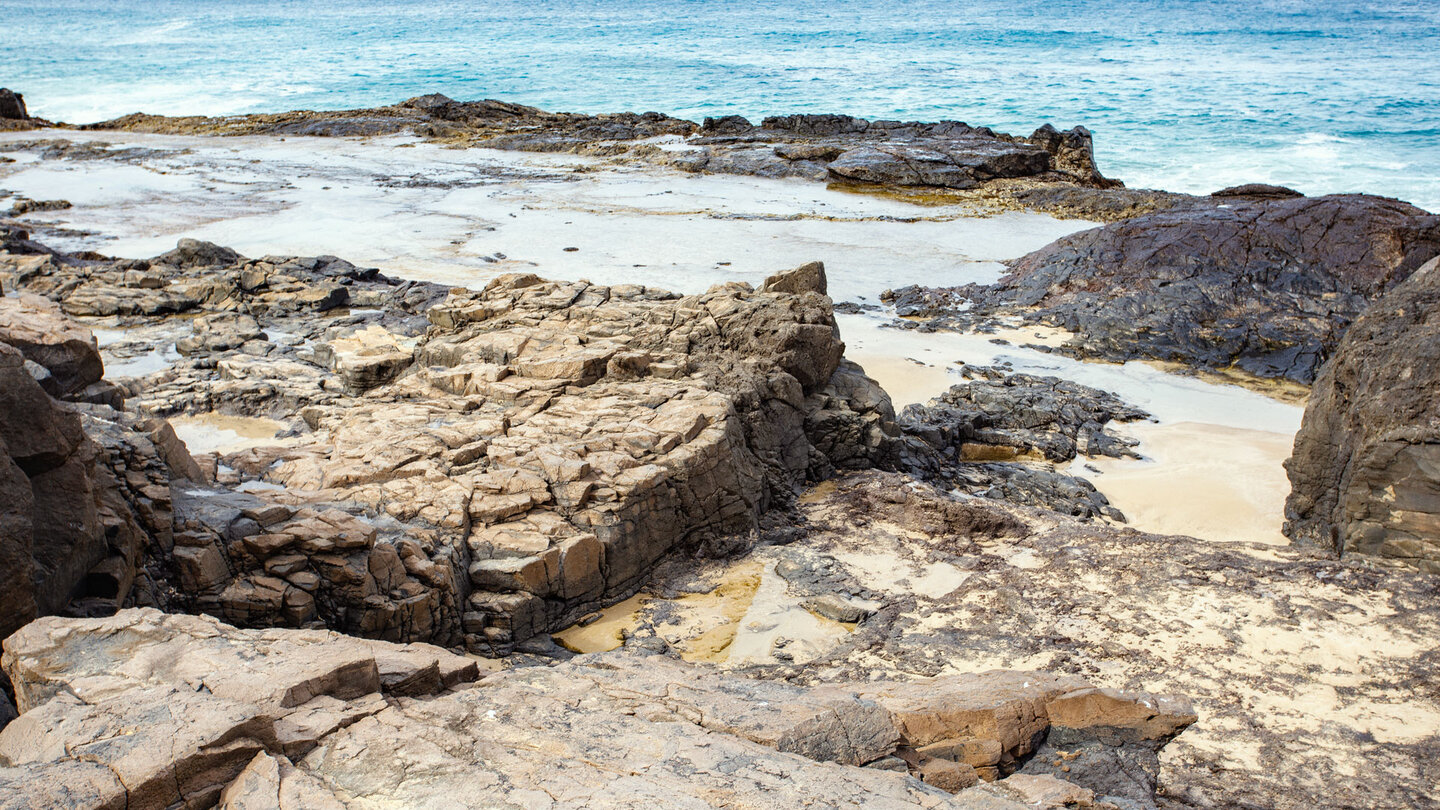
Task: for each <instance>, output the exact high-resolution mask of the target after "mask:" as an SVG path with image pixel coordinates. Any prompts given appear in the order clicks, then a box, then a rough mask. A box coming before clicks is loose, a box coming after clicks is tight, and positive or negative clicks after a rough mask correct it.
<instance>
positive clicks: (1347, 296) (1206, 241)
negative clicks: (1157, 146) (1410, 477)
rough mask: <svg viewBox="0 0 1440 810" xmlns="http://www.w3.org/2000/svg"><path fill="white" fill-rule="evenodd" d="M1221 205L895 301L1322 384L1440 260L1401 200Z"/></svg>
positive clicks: (901, 293)
mask: <svg viewBox="0 0 1440 810" xmlns="http://www.w3.org/2000/svg"><path fill="white" fill-rule="evenodd" d="M1211 199H1212V202H1210V203H1209V204H1207V205H1193V206H1187V207H1182V208H1178V209H1175V210H1171V211H1165V212H1161V213H1156V214H1150V215H1146V216H1140V217H1135V218H1133V219H1128V220H1124V221H1121V222H1118V223H1114V224H1111V225H1107V226H1105V227H1103V228H1098V229H1095V230H1090V231H1084V232H1081V233H1078V234H1074V235H1071V236H1067V237H1065V238H1063V239H1060V240H1057V241H1056V242H1054V243H1052V244H1050V245H1048V246H1046V247H1044V248H1041V249H1040V250H1038V251H1035V252H1034V253H1031V254H1029V255H1027V256H1024V257H1022V258H1020V259H1018V260H1016V261H1015V262H1013V263H1012V264H1011V266H1010V272H1009V274H1008V275H1006V276H1005V277H1004V278H1002V279H1001V280H1000V281H999V282H997V283H996V284H994V285H967V286H964V287H955V288H948V289H924V288H918V287H909V288H905V289H902V290H896V291H892V292H889V293H887V294H886V298H887V299H888V300H890V301H892V302H894V303H895V305H896V310H897V312H898V313H899V314H901V315H914V316H919V317H922V318H926V319H929V323H928V326H927V328H969V327H973V326H976V325H978V324H983V323H985V322H987V321H988V320H993V319H994V318H996V317H1009V316H1021V317H1024V318H1025V319H1027V320H1031V321H1040V322H1044V323H1047V324H1051V325H1054V326H1059V327H1063V328H1065V329H1068V330H1070V331H1071V332H1074V333H1076V336H1075V338H1074V339H1073V340H1072V341H1071V342H1070V343H1069V344H1067V345H1066V346H1065V347H1064V348H1063V349H1062V351H1066V352H1068V353H1071V354H1075V355H1078V356H1081V357H1101V358H1106V359H1110V360H1129V359H1135V358H1150V359H1157V360H1167V361H1176V362H1181V363H1185V364H1188V365H1192V366H1196V367H1199V368H1206V369H1226V368H1230V367H1231V366H1234V367H1237V368H1238V369H1240V370H1241V371H1244V372H1246V373H1248V374H1251V375H1254V376H1257V377H1279V378H1285V379H1290V380H1294V381H1297V382H1300V383H1306V384H1308V383H1310V382H1312V381H1313V380H1314V378H1315V374H1316V373H1317V371H1318V369H1319V367H1320V364H1321V363H1322V362H1323V361H1324V360H1325V358H1326V357H1328V356H1329V354H1330V352H1331V351H1333V349H1334V348H1335V345H1336V343H1337V342H1338V341H1339V339H1340V336H1341V335H1342V334H1343V333H1344V331H1345V329H1346V328H1347V327H1348V326H1349V325H1350V323H1351V322H1352V321H1353V320H1354V319H1355V318H1356V317H1357V316H1358V315H1359V314H1360V312H1361V311H1362V310H1363V309H1364V308H1365V306H1366V305H1367V304H1368V303H1369V302H1370V301H1373V300H1374V299H1376V298H1377V297H1379V296H1380V295H1381V294H1382V293H1384V292H1385V291H1386V290H1388V289H1389V288H1390V287H1392V286H1394V285H1395V284H1397V283H1399V282H1400V281H1402V280H1404V279H1405V278H1406V277H1407V276H1409V275H1410V273H1412V272H1414V270H1415V269H1416V268H1418V267H1419V266H1420V265H1421V264H1423V263H1424V262H1425V261H1426V260H1428V259H1430V258H1431V257H1433V256H1435V255H1437V254H1440V218H1437V217H1436V216H1434V215H1431V214H1427V213H1426V212H1425V211H1422V210H1420V209H1419V208H1416V207H1414V206H1412V205H1408V204H1406V203H1402V202H1399V201H1397V200H1390V199H1385V198H1381V197H1368V196H1364V195H1334V196H1328V197H1314V198H1288V199H1287V198H1276V197H1274V196H1253V197H1245V198H1241V197H1224V198H1211ZM1222 202H1223V204H1222ZM967 302H968V304H969V306H968V307H965V306H964V305H966V304H967Z"/></svg>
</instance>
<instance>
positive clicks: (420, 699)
mask: <svg viewBox="0 0 1440 810" xmlns="http://www.w3.org/2000/svg"><path fill="white" fill-rule="evenodd" d="M3 663H4V668H5V671H6V672H7V673H8V675H9V676H10V678H11V679H12V681H13V682H14V685H15V693H16V696H17V698H18V703H19V707H20V709H21V710H22V714H21V715H20V717H19V719H17V720H15V721H13V722H12V723H10V724H9V725H8V726H7V727H5V728H4V730H3V732H0V785H3V786H4V790H0V807H6V808H9V807H16V808H20V807H38V806H59V805H63V806H65V807H70V808H77V809H80V808H110V807H125V808H128V810H145V808H164V807H177V806H181V807H197V808H199V807H211V806H215V805H216V804H217V803H218V804H219V806H221V807H226V808H237V809H238V808H249V807H276V806H279V807H296V808H298V807H306V808H314V807H335V808H340V807H378V806H397V805H399V806H406V807H442V806H491V805H495V806H524V805H531V806H533V805H536V804H537V803H539V804H540V806H546V807H639V806H652V805H654V804H655V803H660V804H663V805H666V806H680V805H683V806H696V807H708V806H724V807H747V808H762V807H777V808H778V807H793V806H795V805H796V804H797V803H803V802H816V801H819V802H823V803H825V804H826V805H827V806H837V807H875V806H886V807H897V808H899V807H917V808H919V807H924V808H943V807H953V808H993V809H994V810H1001V808H1006V809H1008V808H1016V809H1017V810H1018V808H1021V807H1032V808H1033V807H1057V808H1058V807H1069V806H1082V807H1114V806H1115V805H1114V804H1111V803H1109V802H1108V801H1106V799H1105V798H1104V797H1105V795H1106V794H1105V793H1103V792H1101V793H1100V794H1099V797H1097V791H1096V788H1092V787H1089V786H1087V785H1086V781H1087V777H1088V775H1089V773H1090V768H1088V767H1087V766H1088V765H1089V761H1088V759H1087V756H1076V757H1073V758H1072V759H1071V761H1072V762H1074V763H1075V764H1074V766H1073V767H1071V768H1070V769H1069V770H1068V771H1067V772H1065V773H1064V774H1063V775H1064V776H1066V777H1068V778H1069V780H1073V781H1064V780H1062V779H1059V778H1055V776H1053V775H1050V776H1039V775H1030V774H1021V775H1020V776H1019V777H1018V778H1017V777H1011V778H1010V779H1001V780H1000V781H998V782H994V784H986V785H984V786H979V787H976V785H977V783H978V781H979V776H982V775H983V776H986V777H988V778H989V779H990V780H991V781H993V780H996V779H1000V777H1002V776H1005V775H1008V774H1010V773H1013V772H1014V771H1015V770H1016V769H1017V768H1018V767H1019V764H1020V758H1023V757H1025V756H1027V755H1028V754H1029V753H1030V752H1032V751H1034V750H1035V748H1036V747H1037V746H1039V747H1044V746H1046V745H1048V743H1047V741H1048V740H1050V739H1051V738H1052V737H1053V738H1056V739H1057V740H1058V739H1062V738H1063V739H1064V740H1065V741H1067V742H1066V743H1065V744H1067V745H1071V744H1073V745H1075V746H1076V748H1077V750H1085V751H1087V755H1093V754H1100V753H1101V752H1110V755H1111V756H1119V757H1125V756H1129V755H1131V754H1130V753H1128V752H1133V751H1148V752H1150V754H1151V756H1153V751H1154V750H1158V748H1159V747H1160V746H1163V745H1164V744H1165V743H1166V742H1167V741H1168V740H1170V739H1171V738H1172V737H1174V735H1176V734H1177V733H1179V732H1180V731H1181V730H1182V729H1184V728H1185V727H1186V726H1187V725H1189V724H1190V723H1192V722H1194V720H1195V716H1194V714H1193V713H1192V712H1191V710H1190V707H1189V705H1188V703H1186V702H1185V701H1184V700H1180V699H1175V698H1165V697H1156V696H1153V695H1148V694H1122V693H1118V692H1114V691H1110V690H1099V689H1095V688H1094V687H1091V686H1089V685H1088V684H1086V683H1085V682H1083V681H1081V680H1079V679H1077V678H1056V677H1053V676H1048V675H1044V674H1042V673H1023V672H993V673H987V674H985V675H971V676H951V677H947V678H939V679H928V680H911V681H899V682H885V681H880V682H869V683H865V684H863V685H832V686H827V687H820V688H813V689H805V688H801V687H796V686H792V685H789V684H784V683H769V682H764V681H754V680H748V679H745V678H739V677H735V676H726V675H721V674H718V673H716V672H715V671H714V670H710V669H707V668H704V667H697V666H694V665H688V664H683V663H681V662H679V661H676V660H674V659H670V658H667V657H665V656H663V655H649V656H645V655H637V654H632V653H617V654H612V655H608V656H599V657H589V658H585V659H577V660H576V661H574V662H572V663H570V664H565V665H561V666H557V667H549V668H544V667H541V668H525V669H518V670H512V671H509V672H505V673H501V674H497V675H492V676H490V677H487V678H486V679H485V680H483V681H479V682H478V683H476V680H477V677H478V674H479V673H478V671H477V668H476V666H475V663H474V662H473V661H468V660H466V659H464V658H461V657H459V656H455V655H452V654H450V653H447V652H445V651H444V650H441V649H438V648H435V647H429V646H426V645H403V646H402V645H394V644H388V643H385V642H371V641H364V640H361V639H354V638H348V637H344V636H338V635H335V634H333V633H325V632H314V631H295V630H267V631H243V630H236V629H234V628H230V627H227V626H225V625H222V624H220V623H218V622H216V621H215V620H213V619H209V618H200V617H188V616H165V615H162V614H160V613H158V612H155V611H143V610H142V611H125V612H122V613H120V614H118V615H116V616H115V617H112V618H109V619H103V620H59V619H44V620H41V621H38V622H36V623H34V624H32V625H30V626H28V627H27V628H25V629H24V630H22V631H21V632H20V633H17V634H16V635H14V636H12V637H11V638H10V639H8V640H7V641H6V643H5V655H4V661H3ZM117 729H125V730H126V732H125V733H123V734H119V735H117V734H115V731H116V730H117ZM1087 746H1088V747H1087ZM1102 761H1103V760H1102ZM970 762H975V763H998V764H981V765H980V767H979V768H978V769H977V768H976V767H974V766H972V765H970V764H969V763H970ZM977 770H978V771H979V774H978V775H977ZM1096 776H1097V778H1100V779H1101V781H1102V782H1103V769H1096ZM1098 787H1099V788H1100V791H1104V790H1106V789H1108V788H1109V787H1110V785H1109V784H1108V783H1104V784H1102V785H1098ZM952 794H953V795H952ZM1115 798H1116V799H1117V800H1119V801H1122V802H1126V803H1127V806H1133V805H1132V804H1131V803H1133V802H1136V801H1140V802H1144V803H1148V802H1149V801H1150V800H1151V796H1150V795H1148V794H1146V795H1139V796H1136V797H1130V796H1127V795H1125V794H1123V793H1122V795H1120V796H1117V797H1115ZM1067 800H1068V801H1067Z"/></svg>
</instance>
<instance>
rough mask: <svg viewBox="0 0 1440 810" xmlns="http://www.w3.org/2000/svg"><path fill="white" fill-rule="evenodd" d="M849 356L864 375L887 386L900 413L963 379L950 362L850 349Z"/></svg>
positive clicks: (847, 356) (891, 400) (927, 400)
mask: <svg viewBox="0 0 1440 810" xmlns="http://www.w3.org/2000/svg"><path fill="white" fill-rule="evenodd" d="M845 357H846V358H847V359H850V360H853V361H855V362H856V363H859V364H860V367H861V368H863V369H865V374H866V375H867V376H869V377H870V379H872V380H874V381H875V382H877V383H880V387H881V388H884V389H885V393H887V394H889V395H890V402H891V403H892V404H894V406H895V411H896V412H897V413H898V412H899V411H900V410H901V409H903V408H904V407H905V406H906V405H915V404H924V403H926V402H929V401H930V400H932V399H934V398H935V397H937V396H939V395H940V394H942V393H944V392H945V391H948V390H950V386H952V385H955V384H956V383H961V382H964V380H963V379H961V378H960V374H959V368H958V367H957V366H955V365H953V364H951V363H928V362H923V361H920V360H919V359H918V358H910V357H900V356H896V355H886V354H871V353H869V352H866V351H864V350H847V351H846V353H845Z"/></svg>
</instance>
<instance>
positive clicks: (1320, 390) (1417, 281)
mask: <svg viewBox="0 0 1440 810" xmlns="http://www.w3.org/2000/svg"><path fill="white" fill-rule="evenodd" d="M1437 391H1440V259H1437V260H1431V261H1430V262H1429V263H1427V264H1426V265H1425V266H1424V267H1422V268H1421V269H1420V270H1419V271H1417V272H1416V273H1415V274H1414V275H1412V276H1411V277H1410V278H1409V279H1408V280H1407V281H1405V282H1404V283H1402V284H1400V285H1399V286H1397V287H1396V288H1395V289H1394V290H1392V291H1390V292H1389V293H1388V294H1387V295H1385V296H1384V297H1383V298H1381V299H1380V300H1378V301H1376V302H1375V303H1374V304H1372V305H1371V306H1370V308H1369V309H1367V310H1366V311H1365V313H1364V314H1363V315H1361V317H1360V319H1359V320H1357V321H1356V322H1355V325H1354V326H1352V327H1351V328H1350V331H1349V332H1347V333H1346V335H1345V338H1344V339H1343V340H1342V341H1341V342H1340V346H1339V348H1338V349H1337V350H1336V352H1335V356H1334V357H1333V358H1331V360H1330V362H1329V363H1328V364H1327V365H1326V366H1325V368H1324V369H1323V370H1322V371H1321V373H1320V378H1319V379H1318V380H1316V382H1315V387H1314V390H1313V393H1312V394H1311V397H1310V401H1309V403H1308V405H1307V406H1306V409H1305V418H1304V421H1303V422H1302V423H1301V426H1300V431H1299V433H1298V434H1296V436H1295V452H1294V455H1292V456H1291V458H1290V460H1289V461H1288V462H1286V465H1285V467H1286V469H1287V470H1288V472H1289V474H1290V483H1291V485H1292V491H1291V493H1290V497H1289V499H1288V501H1287V502H1286V505H1285V515H1286V518H1287V523H1286V526H1285V532H1286V534H1288V535H1289V536H1290V537H1291V538H1292V539H1293V540H1294V541H1295V542H1296V543H1300V544H1304V545H1308V546H1314V547H1318V548H1323V549H1326V550H1330V551H1334V552H1336V553H1338V554H1342V555H1351V554H1359V555H1364V556H1366V557H1368V558H1372V559H1377V560H1382V561H1388V562H1400V563H1405V564H1408V565H1412V566H1415V567H1417V568H1420V569H1421V570H1424V571H1429V572H1430V573H1440V472H1437V465H1440V401H1437V398H1436V392H1437Z"/></svg>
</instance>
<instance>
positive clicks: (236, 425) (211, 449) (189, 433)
mask: <svg viewBox="0 0 1440 810" xmlns="http://www.w3.org/2000/svg"><path fill="white" fill-rule="evenodd" d="M170 425H171V427H173V428H175V435H176V436H179V437H180V440H181V441H183V442H185V446H186V447H187V448H189V450H190V454H191V455H202V454H204V453H221V454H227V453H235V452H238V451H241V450H248V449H250V448H252V447H265V446H271V445H276V444H283V443H285V440H284V439H277V438H276V435H277V434H278V433H280V431H282V430H284V429H285V425H284V424H282V423H280V422H277V421H275V420H274V419H263V418H260V417H256V416H230V415H228V414H222V413H206V414H200V415H198V416H177V417H175V418H173V419H171V420H170Z"/></svg>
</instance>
